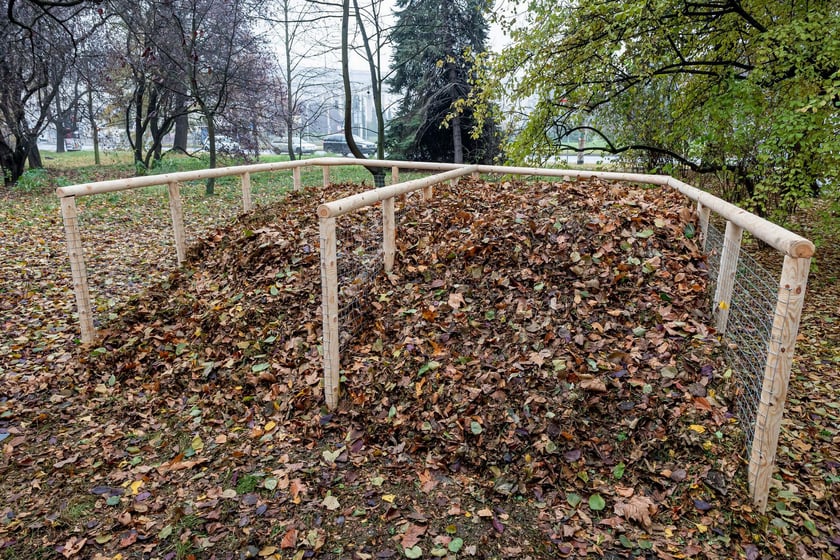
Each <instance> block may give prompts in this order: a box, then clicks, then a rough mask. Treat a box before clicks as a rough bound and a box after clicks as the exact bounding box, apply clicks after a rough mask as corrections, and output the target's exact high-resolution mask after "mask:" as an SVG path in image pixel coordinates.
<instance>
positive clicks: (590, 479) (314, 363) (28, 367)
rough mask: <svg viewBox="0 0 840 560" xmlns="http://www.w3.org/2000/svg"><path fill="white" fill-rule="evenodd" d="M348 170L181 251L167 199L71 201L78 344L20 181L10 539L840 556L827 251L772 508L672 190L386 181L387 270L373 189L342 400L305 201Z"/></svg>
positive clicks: (356, 554) (219, 549) (332, 552)
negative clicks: (177, 256)
mask: <svg viewBox="0 0 840 560" xmlns="http://www.w3.org/2000/svg"><path fill="white" fill-rule="evenodd" d="M359 188H360V187H358V186H353V185H339V186H333V187H331V188H329V189H327V190H323V189H313V190H307V191H304V192H299V193H291V194H289V196H288V197H287V198H286V199H285V200H284V201H282V202H280V203H275V204H271V205H266V206H261V207H259V208H258V209H257V210H255V211H253V212H251V213H249V214H244V215H240V216H238V217H235V218H234V219H232V220H231V221H230V222H229V223H225V224H224V225H222V226H220V227H215V228H213V227H210V229H202V228H207V227H208V226H209V224H210V223H212V222H213V221H214V220H213V218H214V217H213V216H212V213H205V214H202V216H205V218H202V220H200V221H199V222H198V223H193V224H192V230H193V236H194V237H193V239H194V240H195V243H193V245H192V247H191V249H190V251H189V255H188V262H187V263H186V265H185V266H184V267H182V268H181V269H178V270H175V269H174V266H173V264H172V263H171V262H170V261H174V257H173V255H172V252H173V251H172V248H171V242H170V241H169V235H170V234H169V232H168V230H167V228H166V227H165V222H164V221H163V220H162V219H161V215H159V214H160V212H163V215H164V216H165V204H160V203H159V202H158V204H159V205H160V208H161V210H160V211H158V210H154V211H152V210H145V211H137V210H130V209H128V208H129V206H128V205H126V204H125V203H124V201H123V202H122V203H121V201H120V200H114V201H112V202H113V205H114V207H113V209H109V210H102V209H101V208H99V207H93V206H90V207H88V209H87V210H86V209H85V207H84V206H82V219H83V221H84V222H83V227H85V228H86V229H85V231H86V232H90V233H89V234H88V236H87V238H86V239H85V243H86V244H87V246H88V254H87V255H86V258H87V259H88V262H89V264H90V268H91V270H92V271H93V273H92V274H91V277H92V278H93V279H94V280H93V283H94V299H95V301H96V302H97V308H98V309H97V319H98V324H97V326H98V328H99V329H100V334H101V340H99V341H98V342H97V344H95V345H93V346H90V347H83V346H79V345H78V344H76V342H75V336H76V331H75V329H76V323H75V322H74V321H73V320H72V318H71V314H72V311H73V305H72V303H73V302H72V299H71V293H70V290H69V279H68V275H69V274H68V271H67V269H68V268H69V267H68V266H67V263H66V256H65V255H64V253H63V246H62V243H61V242H62V236H63V233H62V230H61V225H60V216H59V215H58V214H57V212H56V211H55V208H52V209H51V210H50V211H45V212H42V213H40V214H39V217H37V218H36V217H34V216H32V215H31V214H30V213H27V212H26V208H25V206H26V202H25V200H23V199H21V198H16V197H7V200H5V201H4V202H5V203H7V206H6V207H5V208H4V210H3V212H4V214H3V221H2V224H3V230H2V237H0V239H2V242H3V243H2V252H3V254H2V257H3V258H2V264H0V266H2V267H3V268H2V289H1V290H0V295H2V298H3V299H2V302H1V303H2V305H0V322H2V324H3V326H4V332H6V333H10V336H9V337H8V338H6V339H4V340H3V341H2V342H0V375H2V377H0V446H2V455H0V558H61V557H67V558H72V557H78V558H166V559H171V558H247V557H255V558H260V557H262V558H296V559H302V558H403V557H407V558H433V557H448V558H472V557H474V558H556V557H575V558H585V557H592V558H687V557H699V558H737V557H741V558H751V559H755V558H775V557H788V556H797V557H801V558H818V559H823V558H829V559H830V558H838V557H840V548H838V545H840V521H838V519H840V511H838V509H840V505H838V498H837V483H838V481H840V478H839V477H840V464H838V460H840V457H838V443H840V439H839V438H838V432H837V423H838V422H837V420H838V414H840V411H838V405H837V403H836V399H835V398H834V395H836V394H837V389H838V381H837V373H836V367H837V363H838V361H840V354H838V351H837V323H836V320H837V319H836V317H837V315H838V311H840V309H838V306H839V305H840V304H838V299H837V298H838V294H837V293H836V290H835V289H834V288H833V286H835V284H834V283H832V282H831V281H830V280H829V279H830V278H831V277H832V276H831V275H832V274H833V275H835V276H836V274H837V269H834V270H833V271H832V267H834V266H835V265H836V261H834V263H832V261H831V260H830V259H828V260H826V261H825V262H826V264H827V266H826V268H824V269H822V268H821V269H817V271H815V274H814V279H813V284H812V285H813V288H812V295H811V296H809V298H810V299H809V307H808V309H807V312H806V316H805V319H804V323H805V328H804V329H803V335H802V337H801V338H802V341H801V342H800V355H801V358H800V359H799V361H798V363H797V369H796V372H795V379H794V383H793V386H792V389H791V401H790V407H789V408H790V410H789V414H788V415H787V417H786V418H787V420H786V423H785V426H784V429H783V433H782V440H781V447H780V454H779V464H780V471H779V473H780V476H779V477H778V488H777V489H774V492H773V495H772V496H771V506H770V510H769V511H768V513H767V514H759V513H757V512H756V511H754V509H753V507H752V505H751V500H750V498H749V496H748V491H747V489H746V481H745V470H746V468H745V464H744V444H743V438H742V435H741V432H740V430H739V427H738V425H737V422H735V420H734V418H733V415H732V411H733V410H734V402H733V399H734V398H735V394H736V385H735V383H734V382H733V381H734V378H735V376H736V375H737V374H735V375H733V374H732V372H731V371H730V370H728V368H727V367H726V365H725V364H724V363H723V362H722V361H721V360H720V358H719V349H718V346H717V344H718V342H717V339H716V336H715V333H714V331H713V330H712V329H711V328H710V327H709V326H708V324H709V322H710V321H709V317H708V315H707V310H708V309H709V308H710V304H709V301H708V296H707V277H706V263H705V260H704V256H703V255H702V253H701V252H700V251H699V250H698V248H697V246H696V244H695V242H696V237H697V236H696V231H695V225H694V223H693V222H692V216H691V211H690V209H689V207H688V205H687V204H686V202H685V201H684V200H683V199H682V198H680V197H679V196H677V195H676V194H674V193H672V192H669V191H667V190H664V189H660V188H640V187H638V186H634V185H628V184H623V183H608V182H600V181H588V182H565V183H559V184H551V183H544V182H537V181H534V182H507V181H498V182H493V183H484V182H473V181H462V183H461V184H460V185H459V186H458V187H456V188H449V187H446V188H443V187H441V188H439V189H436V191H435V197H434V199H432V200H431V201H426V202H422V201H421V200H420V197H415V196H412V197H409V199H408V200H407V201H405V202H400V203H398V210H399V217H398V222H399V226H398V255H397V266H396V269H395V273H394V274H393V275H391V276H386V275H378V276H376V277H375V278H373V279H370V278H368V277H367V275H366V274H365V273H364V269H363V268H362V266H361V265H362V261H365V260H367V259H368V256H369V255H365V254H362V251H360V250H359V249H358V246H359V244H360V243H361V246H364V243H363V241H364V240H365V239H367V238H369V237H371V232H372V231H373V230H374V227H372V224H373V223H375V221H376V220H378V209H374V210H372V211H371V212H368V213H365V212H362V213H359V214H356V215H354V216H352V217H346V218H342V219H341V220H340V221H339V231H340V232H341V233H340V239H341V245H340V247H339V252H340V254H339V261H340V263H343V264H342V270H343V271H344V273H343V276H342V282H343V284H342V291H341V293H342V297H343V299H344V300H345V301H347V302H351V301H352V302H353V309H354V310H355V311H356V313H355V314H353V315H347V316H345V317H344V320H345V325H344V326H345V330H347V331H348V337H346V340H345V341H344V348H343V358H342V368H343V369H342V374H343V387H344V394H343V396H342V400H341V404H340V406H339V407H338V409H337V410H335V411H329V410H327V409H326V408H325V406H324V399H323V394H322V391H323V387H322V381H321V375H322V369H321V368H322V361H321V357H320V343H321V319H320V306H319V304H320V293H321V290H320V262H319V245H318V243H319V241H318V227H317V221H316V219H315V208H316V206H317V205H318V204H319V203H320V202H322V201H324V200H333V199H335V198H338V197H340V196H343V195H346V194H348V193H351V192H357V191H358V190H359ZM155 208H157V207H155ZM122 212H126V214H122ZM189 215H190V214H189V208H188V216H189ZM85 220H86V221H85ZM162 224H164V225H162ZM196 231H205V233H202V234H200V235H198V234H196V233H195V232H196ZM106 233H107V235H106ZM374 241H375V240H374ZM827 245H829V246H830V243H829V244H827ZM811 302H813V303H817V302H818V305H813V303H811ZM351 323H352V324H351ZM803 347H804V348H803ZM805 391H808V392H805ZM832 391H833V392H832Z"/></svg>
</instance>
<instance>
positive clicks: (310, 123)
mask: <svg viewBox="0 0 840 560" xmlns="http://www.w3.org/2000/svg"><path fill="white" fill-rule="evenodd" d="M323 72H324V74H323V76H324V78H323V79H322V80H320V82H321V84H322V85H319V86H317V87H313V88H311V89H310V90H309V91H310V94H311V98H312V99H311V101H309V102H307V107H308V108H309V110H311V111H312V112H313V113H314V114H310V115H309V117H310V118H307V116H306V115H303V116H302V122H303V123H304V130H303V131H302V134H301V135H302V136H303V137H304V138H320V137H323V136H326V135H327V134H333V133H336V132H341V131H343V130H344V87H343V85H342V79H341V71H340V70H336V69H331V68H327V69H323ZM350 88H351V92H352V99H353V105H352V115H353V134H355V135H356V136H359V137H360V138H363V139H365V140H370V141H372V142H373V141H376V136H377V134H376V110H375V108H374V103H373V90H372V88H371V84H370V73H369V72H365V71H361V70H351V71H350ZM392 99H393V96H391V95H390V94H388V93H387V92H385V93H383V101H382V103H383V106H384V109H385V110H384V113H385V121H386V122H387V121H388V120H389V118H390V115H391V109H390V106H391V104H392Z"/></svg>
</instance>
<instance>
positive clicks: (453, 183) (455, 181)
mask: <svg viewBox="0 0 840 560" xmlns="http://www.w3.org/2000/svg"><path fill="white" fill-rule="evenodd" d="M449 186H450V187H452V188H455V187H457V186H458V179H449Z"/></svg>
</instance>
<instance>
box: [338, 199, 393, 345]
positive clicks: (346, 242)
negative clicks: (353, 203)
mask: <svg viewBox="0 0 840 560" xmlns="http://www.w3.org/2000/svg"><path fill="white" fill-rule="evenodd" d="M336 230H337V232H338V235H337V237H336V257H337V258H336V261H337V265H338V301H339V312H338V322H339V328H340V334H339V348H340V349H341V350H344V349H345V348H346V346H347V344H348V343H349V342H350V341H352V340H353V338H354V337H356V336H357V335H358V334H359V331H360V329H361V327H362V325H364V317H365V314H366V313H368V312H369V311H370V303H371V302H370V289H369V288H370V286H371V284H372V283H373V279H374V278H375V277H376V276H377V275H378V274H380V273H381V272H382V271H383V269H384V268H383V258H382V209H381V206H379V205H377V206H375V207H368V208H364V209H362V210H359V211H357V212H353V213H351V214H347V215H345V216H342V217H340V218H339V219H338V224H337V228H336Z"/></svg>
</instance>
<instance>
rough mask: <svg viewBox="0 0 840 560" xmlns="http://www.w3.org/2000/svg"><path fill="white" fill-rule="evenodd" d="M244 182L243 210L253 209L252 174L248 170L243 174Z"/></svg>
mask: <svg viewBox="0 0 840 560" xmlns="http://www.w3.org/2000/svg"><path fill="white" fill-rule="evenodd" d="M241 182H242V211H243V212H250V211H251V174H250V173H248V172H247V171H246V172H245V173H243V174H242V176H241Z"/></svg>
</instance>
